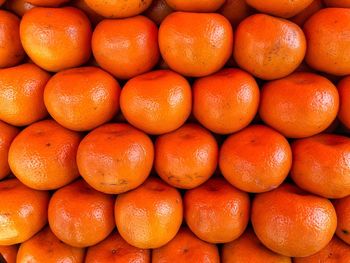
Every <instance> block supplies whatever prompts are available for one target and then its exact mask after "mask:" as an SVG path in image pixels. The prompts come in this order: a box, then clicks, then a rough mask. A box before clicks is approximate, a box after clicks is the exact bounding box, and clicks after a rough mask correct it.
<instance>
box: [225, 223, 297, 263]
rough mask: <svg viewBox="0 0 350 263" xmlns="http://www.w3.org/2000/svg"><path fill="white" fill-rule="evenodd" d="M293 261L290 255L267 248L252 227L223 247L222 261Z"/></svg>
mask: <svg viewBox="0 0 350 263" xmlns="http://www.w3.org/2000/svg"><path fill="white" fill-rule="evenodd" d="M262 260H263V262H264V263H292V259H291V258H290V257H286V256H282V255H279V254H276V253H274V252H272V251H271V250H269V249H267V248H266V247H265V246H264V245H263V244H261V242H260V241H259V239H258V238H257V237H256V235H255V234H254V231H253V230H251V229H248V230H246V232H245V233H244V234H243V235H241V236H240V237H239V238H238V239H236V240H234V241H232V242H230V243H226V244H224V245H223V247H222V252H221V262H222V263H237V262H242V263H243V262H244V263H259V262H262Z"/></svg>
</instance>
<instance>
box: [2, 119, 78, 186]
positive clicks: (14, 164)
mask: <svg viewBox="0 0 350 263" xmlns="http://www.w3.org/2000/svg"><path fill="white" fill-rule="evenodd" d="M80 140H81V136H80V134H78V133H76V132H73V131H70V130H67V129H65V128H63V127H62V126H60V125H59V124H57V123H56V122H55V121H53V120H44V121H40V122H36V123H34V124H32V125H30V126H28V127H27V128H25V129H24V130H23V131H21V132H20V133H19V134H18V136H17V137H16V138H15V139H14V140H13V142H12V144H11V147H10V150H9V154H8V155H9V157H8V160H9V164H10V167H11V170H12V172H13V173H14V175H15V176H16V177H17V178H18V179H19V180H20V181H21V182H22V183H23V184H25V185H27V186H28V187H30V188H33V189H37V190H52V189H57V188H60V187H62V186H64V185H66V184H68V183H70V182H71V181H73V180H74V179H75V178H77V177H78V176H79V172H78V167H77V164H76V161H75V156H76V154H77V149H78V146H79V143H80Z"/></svg>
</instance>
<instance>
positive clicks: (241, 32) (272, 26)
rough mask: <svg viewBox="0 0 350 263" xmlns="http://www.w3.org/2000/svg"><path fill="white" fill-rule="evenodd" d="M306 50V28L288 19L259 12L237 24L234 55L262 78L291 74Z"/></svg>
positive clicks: (240, 64) (241, 63)
mask: <svg viewBox="0 0 350 263" xmlns="http://www.w3.org/2000/svg"><path fill="white" fill-rule="evenodd" d="M257 51H258V52H257ZM305 52H306V40H305V36H304V33H303V31H302V30H301V28H300V27H299V26H298V25H296V24H294V23H293V22H290V21H288V20H285V19H282V18H277V17H273V16H269V15H265V14H256V15H252V16H249V17H247V18H246V19H244V20H243V21H242V22H241V23H240V24H239V25H238V27H237V30H236V35H235V44H234V50H233V55H234V59H235V60H236V62H237V64H238V65H239V66H240V67H241V68H242V69H245V70H247V71H248V72H250V73H251V74H253V75H254V76H256V77H258V78H261V79H265V80H271V79H278V78H282V77H285V76H287V75H289V74H290V73H292V72H293V71H294V70H295V69H296V68H297V67H298V66H299V65H300V64H301V62H302V61H303V59H304V56H305Z"/></svg>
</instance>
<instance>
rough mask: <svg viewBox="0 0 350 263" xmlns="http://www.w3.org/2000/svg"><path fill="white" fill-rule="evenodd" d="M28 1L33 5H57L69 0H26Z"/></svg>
mask: <svg viewBox="0 0 350 263" xmlns="http://www.w3.org/2000/svg"><path fill="white" fill-rule="evenodd" d="M27 1H28V3H30V4H32V5H35V6H45V7H57V6H60V5H63V4H65V3H67V2H69V1H70V0H27Z"/></svg>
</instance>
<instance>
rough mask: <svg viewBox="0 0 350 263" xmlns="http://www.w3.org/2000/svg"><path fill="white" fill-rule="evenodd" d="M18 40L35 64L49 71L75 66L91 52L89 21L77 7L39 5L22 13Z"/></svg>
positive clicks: (83, 61) (85, 59)
mask: <svg viewBox="0 0 350 263" xmlns="http://www.w3.org/2000/svg"><path fill="white" fill-rule="evenodd" d="M20 35H21V41H22V44H23V47H24V50H25V51H26V53H27V55H28V56H29V57H30V58H31V59H32V60H33V62H34V63H35V64H37V65H38V66H40V67H42V68H43V69H46V70H48V71H54V72H57V71H61V70H64V69H67V68H72V67H77V66H80V65H82V64H84V63H85V62H87V61H88V59H89V57H90V54H91V35H92V32H91V25H90V21H89V19H88V18H87V16H86V15H85V14H84V13H83V12H82V11H80V10H79V9H77V8H74V7H61V8H45V7H38V8H34V9H32V10H30V11H29V12H27V13H25V15H24V16H23V17H22V20H21V25H20Z"/></svg>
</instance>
